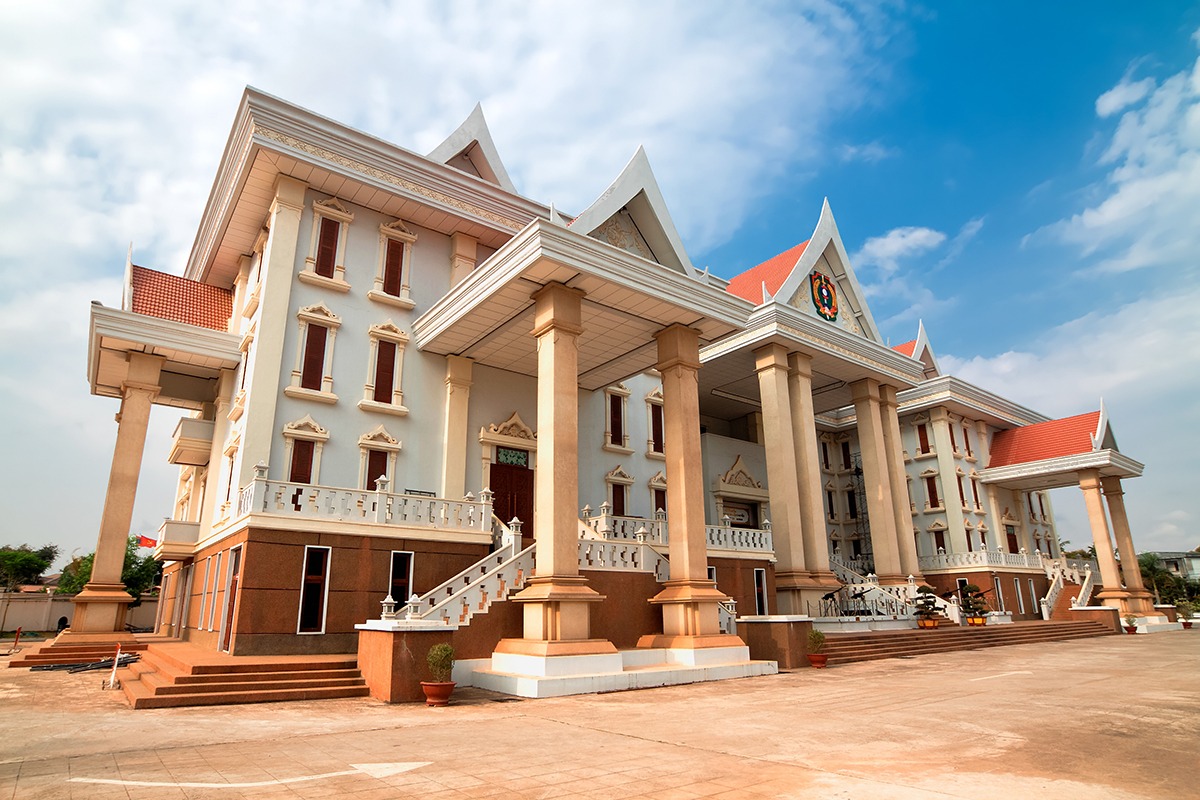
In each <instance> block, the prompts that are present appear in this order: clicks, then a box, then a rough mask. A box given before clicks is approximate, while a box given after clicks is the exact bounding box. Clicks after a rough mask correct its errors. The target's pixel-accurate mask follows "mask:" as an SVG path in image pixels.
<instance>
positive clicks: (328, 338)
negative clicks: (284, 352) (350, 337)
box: [283, 304, 342, 403]
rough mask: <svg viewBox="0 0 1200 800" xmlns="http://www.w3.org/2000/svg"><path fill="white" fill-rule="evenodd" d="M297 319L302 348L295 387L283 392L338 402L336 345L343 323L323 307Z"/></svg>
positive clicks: (306, 311) (303, 312)
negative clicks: (338, 332)
mask: <svg viewBox="0 0 1200 800" xmlns="http://www.w3.org/2000/svg"><path fill="white" fill-rule="evenodd" d="M296 319H297V321H298V323H299V326H300V345H299V347H298V348H297V349H296V364H295V367H294V368H293V369H292V381H291V385H290V386H285V387H284V389H283V393H284V394H286V395H287V396H288V397H296V398H302V399H305V400H316V401H317V402H320V403H336V402H337V399H338V398H337V395H336V394H334V393H333V343H334V338H335V337H336V336H337V329H338V328H339V327H341V324H342V320H341V318H340V317H338V316H337V315H336V314H334V313H333V312H332V311H330V310H329V309H328V308H327V307H326V306H324V305H322V304H317V305H315V306H306V307H304V308H302V309H300V311H299V313H298V314H297V315H296Z"/></svg>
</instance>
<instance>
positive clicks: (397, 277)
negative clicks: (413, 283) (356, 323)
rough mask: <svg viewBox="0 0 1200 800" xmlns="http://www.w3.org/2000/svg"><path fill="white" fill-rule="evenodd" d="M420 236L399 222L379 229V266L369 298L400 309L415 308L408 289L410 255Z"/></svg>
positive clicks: (381, 226) (368, 294) (368, 293)
mask: <svg viewBox="0 0 1200 800" xmlns="http://www.w3.org/2000/svg"><path fill="white" fill-rule="evenodd" d="M416 241H417V235H416V234H415V233H413V232H412V231H410V230H409V229H408V228H406V227H405V226H404V223H403V222H401V221H400V220H396V221H395V222H391V223H388V224H387V225H380V226H379V267H378V269H377V270H376V273H375V285H374V287H373V288H372V289H371V291H369V292H367V297H369V298H371V299H372V300H375V301H376V302H379V303H386V304H387V305H391V306H396V307H398V308H412V307H413V305H414V303H413V301H412V298H411V297H410V294H411V290H410V287H409V283H410V280H411V278H410V276H411V273H412V267H411V258H412V257H411V254H412V249H413V245H414V244H415V243H416Z"/></svg>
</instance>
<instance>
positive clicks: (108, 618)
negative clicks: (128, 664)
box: [60, 353, 165, 641]
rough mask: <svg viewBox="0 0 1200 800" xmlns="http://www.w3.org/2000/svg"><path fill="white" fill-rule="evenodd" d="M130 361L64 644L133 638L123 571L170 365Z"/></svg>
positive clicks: (140, 356) (138, 356)
mask: <svg viewBox="0 0 1200 800" xmlns="http://www.w3.org/2000/svg"><path fill="white" fill-rule="evenodd" d="M128 357H129V372H128V374H127V376H126V378H125V382H124V384H123V385H122V395H123V396H122V398H121V411H120V413H118V414H117V441H116V444H115V445H114V446H113V458H112V468H111V469H110V471H109V474H108V491H107V493H106V494H105V496H104V512H103V514H102V515H101V517H100V533H99V536H97V538H96V557H95V559H94V560H93V562H92V575H91V577H90V578H89V579H88V582H87V585H85V586H84V587H83V591H81V592H80V593H79V594H77V595H75V597H74V599H73V601H72V602H74V603H75V614H74V618H73V621H72V622H71V627H70V628H69V629H68V630H66V631H64V632H63V634H62V635H61V636H60V639H61V640H62V641H67V640H79V639H84V640H86V638H87V637H89V636H90V637H92V638H99V639H102V640H104V641H112V640H114V634H116V635H117V636H116V638H118V639H119V638H122V637H123V636H127V635H128V634H126V633H125V612H126V610H127V608H128V606H129V604H130V603H132V602H133V597H132V595H130V594H129V592H127V591H125V584H124V583H123V582H122V581H121V572H122V571H123V570H124V568H125V548H126V543H127V541H128V537H129V525H130V523H131V522H132V521H133V501H134V499H135V497H136V496H137V484H138V477H139V476H140V475H141V471H142V453H143V451H144V450H145V449H146V427H147V425H148V424H149V422H150V407H151V405H153V403H154V399H155V398H156V397H158V393H159V385H158V378H159V372H160V371H161V369H162V365H163V361H164V360H165V359H164V358H163V357H162V356H150V355H146V354H144V353H130V354H129V356H128ZM129 638H130V639H132V637H129Z"/></svg>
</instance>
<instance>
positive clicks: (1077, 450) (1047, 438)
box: [988, 411, 1100, 468]
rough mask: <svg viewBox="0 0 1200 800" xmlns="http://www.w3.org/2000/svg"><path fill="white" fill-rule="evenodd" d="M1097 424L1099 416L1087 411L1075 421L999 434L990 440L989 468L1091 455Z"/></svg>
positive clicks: (1030, 426)
mask: <svg viewBox="0 0 1200 800" xmlns="http://www.w3.org/2000/svg"><path fill="white" fill-rule="evenodd" d="M1099 424H1100V412H1099V411H1089V412H1088V413H1086V414H1079V415H1078V416H1074V417H1066V418H1065V419H1052V420H1050V421H1048V422H1038V423H1036V424H1033V425H1026V426H1025V427H1023V428H1013V429H1012V430H1007V431H1000V432H999V433H997V434H996V435H995V436H993V437H992V458H991V461H990V462H989V463H988V467H989V468H990V467H1008V466H1012V465H1013V464H1028V463H1029V462H1031V461H1042V460H1044V459H1047V458H1061V457H1063V456H1074V455H1080V454H1082V453H1090V452H1092V439H1091V437H1092V435H1094V434H1095V433H1096V427H1097V426H1098V425H1099Z"/></svg>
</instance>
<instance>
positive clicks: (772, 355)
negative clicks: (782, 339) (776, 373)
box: [753, 342, 788, 372]
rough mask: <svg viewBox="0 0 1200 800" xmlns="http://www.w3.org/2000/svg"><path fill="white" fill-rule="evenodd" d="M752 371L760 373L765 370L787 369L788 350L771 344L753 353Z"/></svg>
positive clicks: (779, 345)
mask: <svg viewBox="0 0 1200 800" xmlns="http://www.w3.org/2000/svg"><path fill="white" fill-rule="evenodd" d="M753 353H754V369H755V370H757V371H758V372H762V371H763V370H765V369H787V368H788V349H787V348H786V347H784V346H783V345H781V344H777V343H774V342H772V343H771V344H768V345H765V346H763V347H760V348H758V349H757V350H754V351H753Z"/></svg>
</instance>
